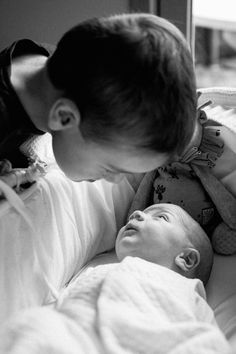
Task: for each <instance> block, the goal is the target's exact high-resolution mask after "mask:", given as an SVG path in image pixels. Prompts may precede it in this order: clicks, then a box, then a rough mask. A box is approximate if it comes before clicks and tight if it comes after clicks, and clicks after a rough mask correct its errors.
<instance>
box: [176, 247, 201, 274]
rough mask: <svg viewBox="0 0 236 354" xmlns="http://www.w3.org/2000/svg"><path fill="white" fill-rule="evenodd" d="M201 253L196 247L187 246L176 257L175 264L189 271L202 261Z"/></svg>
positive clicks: (184, 270)
mask: <svg viewBox="0 0 236 354" xmlns="http://www.w3.org/2000/svg"><path fill="white" fill-rule="evenodd" d="M200 259H201V257H200V253H199V251H197V250H196V249H195V248H191V247H189V248H186V249H185V250H184V251H183V252H181V253H180V254H178V255H177V256H176V257H175V265H176V266H177V267H178V268H180V269H181V270H182V271H183V272H189V271H191V270H193V269H194V268H196V267H197V266H198V265H199V263H200Z"/></svg>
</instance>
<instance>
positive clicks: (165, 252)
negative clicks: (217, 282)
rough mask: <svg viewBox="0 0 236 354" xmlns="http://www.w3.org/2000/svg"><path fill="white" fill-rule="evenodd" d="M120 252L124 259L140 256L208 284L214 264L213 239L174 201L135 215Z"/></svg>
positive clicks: (118, 242)
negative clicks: (211, 241)
mask: <svg viewBox="0 0 236 354" xmlns="http://www.w3.org/2000/svg"><path fill="white" fill-rule="evenodd" d="M116 253H117V257H118V259H119V260H120V261H121V260H122V259H123V258H124V257H126V256H133V257H140V258H143V259H145V260H147V261H150V262H153V263H156V264H160V265H162V266H165V267H167V268H169V269H172V270H174V271H176V272H178V273H180V274H182V275H184V276H186V277H187V278H199V279H201V280H202V281H203V283H204V284H206V282H207V281H208V279H209V276H210V272H211V268H212V264H213V251H212V247H211V243H210V240H209V238H208V237H207V235H206V234H205V232H204V231H203V229H202V228H201V227H200V225H199V224H198V223H197V222H196V221H195V220H194V219H193V218H192V217H191V216H190V215H189V214H188V213H187V212H185V211H184V210H183V209H182V208H180V207H179V206H177V205H173V204H154V205H152V206H150V207H148V208H147V209H145V210H144V211H139V210H137V211H135V212H134V213H133V214H131V216H130V218H129V220H128V222H127V224H126V225H125V226H124V227H122V228H121V230H120V231H119V233H118V236H117V240H116Z"/></svg>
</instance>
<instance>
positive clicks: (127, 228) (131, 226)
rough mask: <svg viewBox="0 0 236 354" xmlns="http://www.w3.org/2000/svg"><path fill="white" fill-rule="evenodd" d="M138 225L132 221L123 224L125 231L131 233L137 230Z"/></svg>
mask: <svg viewBox="0 0 236 354" xmlns="http://www.w3.org/2000/svg"><path fill="white" fill-rule="evenodd" d="M137 230H138V227H137V225H135V224H134V223H132V222H128V224H127V225H126V226H125V233H126V234H129V235H132V234H133V233H135V232H137Z"/></svg>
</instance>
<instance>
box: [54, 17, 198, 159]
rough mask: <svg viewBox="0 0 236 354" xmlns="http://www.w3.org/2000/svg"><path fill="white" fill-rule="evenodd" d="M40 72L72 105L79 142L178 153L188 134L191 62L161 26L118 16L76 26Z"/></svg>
mask: <svg viewBox="0 0 236 354" xmlns="http://www.w3.org/2000/svg"><path fill="white" fill-rule="evenodd" d="M47 70H48V74H49V78H50V80H51V82H52V84H53V85H54V86H55V87H56V88H57V89H60V90H62V92H63V94H64V95H65V96H66V97H68V98H70V99H72V100H73V101H74V102H75V103H76V105H77V107H78V109H79V111H80V114H81V119H82V123H81V126H80V127H81V131H82V134H83V135H84V137H85V138H89V139H91V140H93V141H95V142H102V143H110V142H114V143H115V142H116V141H118V139H119V138H118V137H120V139H124V138H126V139H129V140H128V141H129V143H130V144H131V145H134V146H137V147H139V148H144V149H148V150H152V151H153V152H159V153H169V154H176V153H177V154H180V153H181V152H182V150H183V149H184V148H185V147H186V145H187V143H188V142H189V140H190V138H191V136H192V133H193V129H194V126H195V121H196V85H195V75H194V69H193V61H192V57H191V54H190V51H189V48H188V45H187V43H186V41H185V39H184V37H183V36H182V34H181V33H180V31H179V30H178V29H177V28H176V27H175V26H174V25H172V24H171V23H170V22H168V21H167V20H164V19H162V18H160V17H157V16H154V15H150V14H125V15H117V16H111V17H107V18H100V19H98V18H95V19H90V20H87V21H85V22H82V23H81V24H79V25H77V26H75V27H74V28H72V29H71V30H69V31H68V32H67V33H65V35H64V36H63V37H62V39H61V40H60V41H59V43H58V46H57V49H56V51H55V52H54V53H53V55H52V56H51V57H50V58H49V60H48V62H47ZM131 137H132V138H131Z"/></svg>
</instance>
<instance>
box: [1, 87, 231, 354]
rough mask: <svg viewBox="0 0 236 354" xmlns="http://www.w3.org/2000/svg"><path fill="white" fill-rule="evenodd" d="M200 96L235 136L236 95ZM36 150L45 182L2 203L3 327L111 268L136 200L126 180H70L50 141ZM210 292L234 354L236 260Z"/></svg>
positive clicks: (218, 272)
mask: <svg viewBox="0 0 236 354" xmlns="http://www.w3.org/2000/svg"><path fill="white" fill-rule="evenodd" d="M201 92H202V95H201V96H200V100H201V101H200V103H201V102H202V103H204V101H206V100H208V99H210V100H212V104H211V105H210V106H207V107H206V108H205V110H206V111H207V113H208V116H209V117H210V118H213V119H216V120H217V121H219V122H224V124H225V125H227V126H229V127H230V128H233V129H235V130H236V89H232V88H209V89H203V90H201ZM35 150H36V152H37V154H38V155H39V156H40V158H41V159H43V160H44V161H46V162H47V164H48V170H47V173H46V175H45V176H43V177H40V178H39V179H38V180H37V182H36V183H33V184H32V185H31V186H30V187H29V188H27V189H25V190H23V191H21V192H20V193H19V194H18V195H15V198H14V197H13V198H11V197H9V198H7V199H6V200H2V201H1V203H0V289H1V292H0V296H1V299H0V321H1V325H2V324H3V322H4V321H5V320H8V319H9V318H10V317H11V316H12V315H14V314H15V313H17V312H18V311H19V310H22V309H23V310H24V309H27V308H31V307H35V306H41V305H48V306H50V304H52V303H54V302H55V301H56V300H57V298H58V296H59V294H60V292H61V291H63V290H64V289H65V287H66V286H67V285H68V284H69V283H70V281H71V279H72V278H73V277H74V276H75V275H76V274H78V273H79V272H80V271H81V269H84V267H86V264H89V267H95V266H96V265H98V264H100V263H103V264H104V263H106V262H109V261H110V258H109V257H110V256H109V252H107V251H110V250H112V248H113V247H114V242H115V238H116V232H117V229H119V228H120V227H121V226H122V224H123V223H124V222H125V218H126V215H127V212H128V209H129V207H130V204H131V202H132V198H133V197H134V190H133V188H132V186H131V185H130V183H129V181H128V180H127V179H124V180H123V181H122V182H121V183H120V184H118V185H113V184H111V183H108V182H106V181H103V180H101V181H96V182H94V183H87V182H81V183H74V182H72V181H70V180H68V179H67V178H66V177H65V175H64V174H63V173H62V172H61V171H60V170H59V169H58V167H57V165H56V163H55V161H54V158H53V154H52V150H51V140H50V136H49V135H47V134H46V135H45V136H44V137H43V138H42V139H41V140H40V141H39V142H38V144H37V146H35ZM104 252H105V253H104ZM98 254H100V256H99V257H96V255H98ZM206 292H207V299H208V303H209V304H210V306H211V307H212V309H213V310H214V313H215V316H216V320H217V322H218V324H219V327H220V328H221V330H222V331H223V333H224V334H225V336H226V338H227V340H228V341H229V343H230V345H231V346H232V348H234V349H233V350H235V352H236V255H233V256H220V255H217V254H215V256H214V265H213V270H212V273H211V277H210V280H209V282H208V284H207V287H206ZM16 352H17V351H16Z"/></svg>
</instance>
